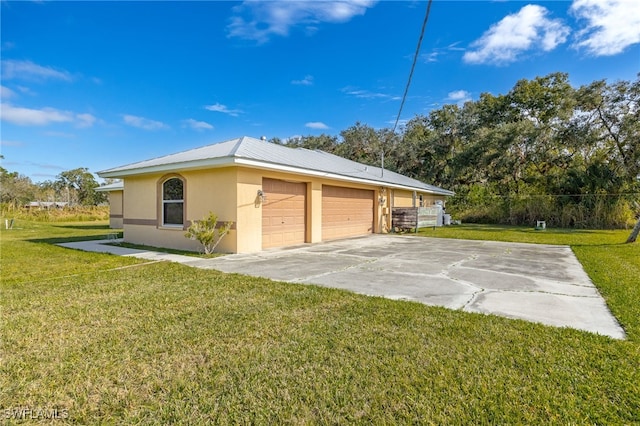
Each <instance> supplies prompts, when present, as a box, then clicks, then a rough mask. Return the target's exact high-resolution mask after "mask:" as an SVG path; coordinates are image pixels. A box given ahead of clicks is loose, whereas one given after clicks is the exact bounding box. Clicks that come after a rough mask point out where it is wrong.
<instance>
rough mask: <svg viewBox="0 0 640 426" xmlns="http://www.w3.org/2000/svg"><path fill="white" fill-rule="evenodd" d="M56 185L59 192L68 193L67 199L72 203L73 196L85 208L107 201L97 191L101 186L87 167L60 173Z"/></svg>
mask: <svg viewBox="0 0 640 426" xmlns="http://www.w3.org/2000/svg"><path fill="white" fill-rule="evenodd" d="M55 185H56V188H57V190H58V191H59V192H63V191H68V193H67V194H66V195H67V197H66V199H67V201H70V202H71V201H72V199H71V197H72V196H73V197H74V198H76V199H77V202H78V204H82V205H85V206H94V205H97V204H99V203H102V202H104V201H105V200H106V198H105V195H104V194H103V193H101V192H97V191H96V190H95V189H96V188H97V187H98V186H99V185H98V182H96V180H95V178H94V177H93V175H92V174H91V173H90V172H89V169H87V168H86V167H80V168H77V169H73V170H67V171H66V172H62V173H60V174H59V175H58V176H57V178H56V181H55ZM74 201H75V200H74Z"/></svg>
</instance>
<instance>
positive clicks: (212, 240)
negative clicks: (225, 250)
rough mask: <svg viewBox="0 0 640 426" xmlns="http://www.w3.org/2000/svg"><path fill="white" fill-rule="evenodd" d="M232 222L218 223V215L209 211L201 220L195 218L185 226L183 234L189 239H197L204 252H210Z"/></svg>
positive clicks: (225, 233) (227, 230)
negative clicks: (187, 226)
mask: <svg viewBox="0 0 640 426" xmlns="http://www.w3.org/2000/svg"><path fill="white" fill-rule="evenodd" d="M231 225H233V223H232V222H226V223H224V224H218V215H216V214H215V213H213V212H209V215H208V216H207V217H205V218H204V219H202V220H195V221H193V223H192V224H191V226H189V228H187V232H185V234H184V236H185V237H187V238H189V239H190V240H195V241H198V242H199V243H200V244H202V247H203V249H204V253H205V254H211V253H213V251H214V250H215V249H216V247H217V246H218V244H220V241H222V238H224V236H225V235H227V233H228V232H229V230H230V229H231Z"/></svg>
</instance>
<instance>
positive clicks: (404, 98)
mask: <svg viewBox="0 0 640 426" xmlns="http://www.w3.org/2000/svg"><path fill="white" fill-rule="evenodd" d="M432 2H433V0H429V3H428V4H427V13H426V14H425V15H424V22H423V23H422V30H421V31H420V38H419V39H418V46H417V47H416V53H415V54H414V55H413V64H411V72H409V79H408V80H407V86H406V87H405V88H404V95H402V102H400V110H399V111H398V116H397V117H396V122H395V124H394V125H393V132H391V133H392V134H393V133H395V132H396V128H397V127H398V122H399V121H400V115H401V114H402V108H403V107H404V102H405V101H406V100H407V94H408V93H409V86H410V85H411V78H412V77H413V70H414V69H415V68H416V62H418V55H419V54H420V46H421V45H422V39H423V38H424V32H425V29H426V28H427V21H428V20H429V12H430V11H431V3H432Z"/></svg>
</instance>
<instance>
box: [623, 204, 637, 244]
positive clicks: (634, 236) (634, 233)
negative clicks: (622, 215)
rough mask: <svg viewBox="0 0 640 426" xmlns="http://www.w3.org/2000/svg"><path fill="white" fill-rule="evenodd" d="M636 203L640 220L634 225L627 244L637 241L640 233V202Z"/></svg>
mask: <svg viewBox="0 0 640 426" xmlns="http://www.w3.org/2000/svg"><path fill="white" fill-rule="evenodd" d="M634 204H635V208H636V212H637V216H638V221H637V222H636V225H635V226H634V227H633V230H631V234H630V235H629V238H627V241H626V242H627V244H629V243H635V242H636V240H637V239H638V234H640V203H639V202H636V203H634Z"/></svg>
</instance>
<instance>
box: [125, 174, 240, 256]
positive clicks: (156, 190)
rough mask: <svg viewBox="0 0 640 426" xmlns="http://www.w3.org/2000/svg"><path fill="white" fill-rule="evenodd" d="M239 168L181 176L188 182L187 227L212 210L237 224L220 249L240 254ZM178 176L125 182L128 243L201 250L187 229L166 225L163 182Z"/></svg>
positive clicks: (155, 176)
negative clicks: (237, 229) (237, 212)
mask: <svg viewBox="0 0 640 426" xmlns="http://www.w3.org/2000/svg"><path fill="white" fill-rule="evenodd" d="M236 173H237V172H236V169H234V168H224V169H215V170H198V171H187V172H184V173H180V174H179V177H181V178H182V179H184V181H185V195H184V197H185V204H184V217H185V220H186V222H187V224H188V223H189V222H191V221H194V220H199V219H202V218H204V217H205V216H206V215H208V214H209V211H212V212H214V213H216V214H217V215H218V221H220V222H227V221H231V222H234V229H232V230H231V231H230V232H229V234H228V235H226V236H225V237H224V238H223V240H222V242H221V243H220V245H219V246H218V248H217V250H218V251H221V252H236V234H237V233H236V230H235V227H236V224H235V222H236V208H235V206H236ZM173 176H177V175H176V174H171V175H162V174H153V175H147V176H142V177H132V178H125V180H124V188H125V189H124V191H125V194H126V195H125V197H124V211H125V212H126V214H125V219H124V223H123V227H124V240H125V241H126V242H130V243H135V244H145V245H152V246H161V247H171V248H177V249H184V250H198V249H199V248H200V246H199V244H198V243H197V242H194V241H190V240H188V239H187V238H185V237H184V232H185V229H186V226H185V227H178V228H176V227H170V226H163V225H162V223H161V222H162V218H161V216H162V213H161V210H160V209H161V204H162V202H161V200H162V195H161V193H160V191H161V186H160V185H161V183H162V182H163V181H164V180H165V179H166V178H168V177H173Z"/></svg>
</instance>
